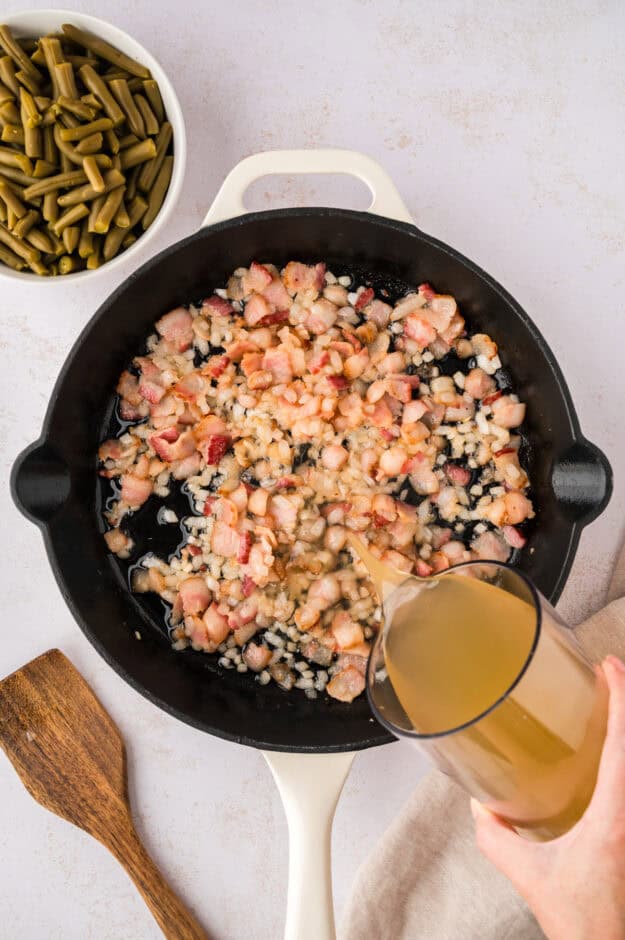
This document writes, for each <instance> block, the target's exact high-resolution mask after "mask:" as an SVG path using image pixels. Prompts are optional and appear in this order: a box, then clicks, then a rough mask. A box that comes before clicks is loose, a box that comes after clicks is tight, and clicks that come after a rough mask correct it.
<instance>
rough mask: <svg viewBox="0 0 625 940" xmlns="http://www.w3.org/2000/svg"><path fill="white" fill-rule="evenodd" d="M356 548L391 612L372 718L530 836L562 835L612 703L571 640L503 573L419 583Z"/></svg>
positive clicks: (373, 672) (547, 610) (523, 582)
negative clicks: (426, 755)
mask: <svg viewBox="0 0 625 940" xmlns="http://www.w3.org/2000/svg"><path fill="white" fill-rule="evenodd" d="M355 541H356V540H355V539H354V542H355ZM354 547H355V548H356V549H357V551H358V552H359V554H360V555H361V558H362V560H363V561H364V563H365V564H366V565H367V567H369V568H370V571H371V565H373V568H374V569H375V570H374V571H371V573H372V577H373V580H374V582H375V583H376V587H377V589H378V594H379V596H380V599H381V601H382V606H383V611H384V623H383V627H382V628H381V629H380V632H379V634H378V636H377V638H376V641H375V644H374V647H373V650H372V653H371V657H370V659H369V664H368V674H367V694H368V698H369V702H370V704H371V707H372V709H373V711H374V714H375V715H376V717H377V719H378V720H379V721H380V722H381V723H382V724H383V725H385V726H386V727H387V728H388V729H389V730H390V731H391V732H392V733H393V734H395V735H396V736H397V737H399V738H407V739H409V740H411V741H413V742H414V743H415V744H417V745H419V746H420V747H421V748H422V749H423V750H425V751H426V752H427V753H428V754H429V756H430V757H431V758H432V760H433V761H434V763H435V764H436V765H437V766H438V767H439V768H440V769H441V770H443V771H444V772H445V773H447V774H449V775H450V776H452V777H453V778H454V779H455V780H457V781H458V782H459V783H460V784H461V785H462V786H463V787H464V788H465V789H466V790H467V791H468V792H469V793H470V794H471V795H472V796H475V797H476V798H477V799H478V800H480V801H481V802H482V803H484V804H485V805H486V806H487V807H488V808H489V809H490V810H492V811H493V812H495V813H497V814H498V815H500V816H502V817H504V818H505V819H506V820H507V821H508V822H510V823H511V824H512V825H513V826H514V827H515V828H516V829H517V830H518V831H519V832H521V833H522V834H524V835H526V836H527V837H529V838H533V839H540V840H543V839H549V838H553V837H555V836H557V835H560V834H562V833H563V832H566V831H567V830H568V829H569V828H570V827H571V826H572V825H573V824H574V823H575V822H576V821H577V820H578V819H579V817H580V816H581V815H582V813H583V812H584V810H585V808H586V806H587V805H588V802H589V800H590V797H591V796H592V792H593V790H594V786H595V782H596V776H597V770H598V764H599V758H600V755H601V748H602V745H603V740H604V737H605V729H606V721H607V700H608V695H607V688H606V686H605V681H604V679H603V674H602V673H601V672H600V670H596V669H594V668H593V666H592V664H591V663H590V662H589V661H588V660H587V659H586V657H585V656H584V654H583V653H582V651H581V649H580V647H579V646H578V644H577V641H576V639H575V636H574V634H573V632H572V631H571V630H570V628H568V627H567V626H566V624H565V623H564V621H563V620H562V619H561V618H560V617H559V616H558V614H557V613H556V611H555V610H554V609H553V607H551V605H550V604H549V603H548V602H547V601H546V600H545V598H543V597H542V596H541V595H540V594H539V592H538V591H537V590H536V588H535V587H534V586H533V585H532V584H531V582H530V581H529V580H528V579H526V578H525V577H524V576H523V575H522V574H521V573H520V572H518V571H516V570H515V569H513V568H511V567H509V566H507V565H502V564H499V563H495V562H468V563H466V564H464V565H459V566H457V567H455V568H451V569H448V570H447V571H445V572H441V573H440V574H438V575H435V576H434V577H431V578H414V577H406V575H405V574H403V573H402V572H398V571H396V570H395V569H389V568H388V567H387V566H385V565H381V564H380V562H379V561H378V560H377V559H375V558H373V556H371V555H370V553H368V552H366V550H365V551H364V554H363V551H361V547H362V543H361V545H360V546H358V547H357V546H354ZM366 556H369V558H367V557H366ZM371 559H373V561H371ZM436 592H439V593H438V595H437V593H436ZM476 605H477V607H476ZM450 610H453V617H449V616H446V617H444V618H443V619H441V614H444V613H445V611H447V613H448V612H449V611H450ZM476 611H477V614H476ZM476 618H477V619H476ZM417 634H419V636H418V638H417V640H416V639H415V638H416V637H417Z"/></svg>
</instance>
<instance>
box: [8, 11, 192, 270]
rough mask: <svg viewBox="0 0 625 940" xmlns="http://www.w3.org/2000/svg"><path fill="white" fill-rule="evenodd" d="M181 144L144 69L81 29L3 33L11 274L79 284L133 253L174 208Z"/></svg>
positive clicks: (156, 87)
mask: <svg viewBox="0 0 625 940" xmlns="http://www.w3.org/2000/svg"><path fill="white" fill-rule="evenodd" d="M103 25H104V24H103ZM173 137H174V134H173V129H172V125H171V124H170V122H169V121H168V117H167V113H166V110H165V107H164V105H163V99H162V97H161V90H160V88H159V84H158V82H157V81H156V80H155V79H154V78H153V77H152V74H151V72H150V69H148V68H147V67H146V66H145V65H143V64H142V63H141V62H138V61H136V60H135V59H134V58H132V57H130V56H129V55H127V54H126V53H125V52H122V51H121V50H120V49H118V48H116V47H115V46H114V45H111V44H110V43H109V42H107V41H106V40H105V39H103V38H101V37H99V36H97V35H95V34H94V33H92V32H91V31H86V30H84V29H81V28H78V27H77V26H74V25H71V24H69V23H64V24H62V25H61V29H60V30H58V31H56V32H52V33H50V34H49V35H43V36H38V37H37V38H24V37H22V36H18V35H15V33H14V31H13V30H12V29H11V28H10V27H9V26H6V25H0V267H1V266H2V265H4V266H6V267H7V268H10V269H12V270H13V271H15V272H23V273H26V274H27V273H32V274H35V275H42V276H52V275H68V274H75V273H77V272H80V271H85V270H87V271H89V270H94V269H96V268H99V267H100V266H102V265H104V264H106V263H107V262H109V261H110V260H111V259H113V258H114V257H116V256H117V255H119V254H121V253H122V252H124V251H125V250H127V249H128V248H129V247H130V246H131V245H133V244H134V243H135V242H136V241H137V239H139V238H140V237H141V235H142V234H143V233H144V232H145V231H146V230H147V229H148V228H149V227H150V226H151V225H152V223H153V222H154V220H155V219H156V217H157V215H158V213H159V211H160V209H161V207H162V206H163V203H164V201H165V197H166V195H167V191H168V189H169V186H170V182H171V179H172V171H173V166H174V157H173V148H174V139H173Z"/></svg>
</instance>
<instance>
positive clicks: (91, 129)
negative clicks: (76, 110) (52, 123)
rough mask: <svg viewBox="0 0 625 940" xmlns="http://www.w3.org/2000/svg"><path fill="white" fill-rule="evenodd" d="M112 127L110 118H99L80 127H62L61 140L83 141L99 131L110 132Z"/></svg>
mask: <svg viewBox="0 0 625 940" xmlns="http://www.w3.org/2000/svg"><path fill="white" fill-rule="evenodd" d="M112 127H113V122H112V121H111V119H110V118H97V120H95V121H90V122H89V123H88V124H80V125H79V126H78V127H62V128H61V138H62V139H63V140H65V141H73V140H83V138H85V137H89V135H90V134H95V133H96V132H97V131H108V130H110V129H111V128H112Z"/></svg>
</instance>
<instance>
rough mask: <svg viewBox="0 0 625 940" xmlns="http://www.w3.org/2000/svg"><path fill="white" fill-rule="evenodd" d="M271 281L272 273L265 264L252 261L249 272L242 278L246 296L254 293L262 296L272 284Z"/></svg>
mask: <svg viewBox="0 0 625 940" xmlns="http://www.w3.org/2000/svg"><path fill="white" fill-rule="evenodd" d="M271 281H272V276H271V271H268V270H267V268H266V267H265V265H264V264H259V263H258V261H252V263H251V265H250V269H249V271H248V272H247V274H244V275H243V277H242V278H241V287H242V289H243V293H244V294H245V295H246V296H247V295H248V294H251V293H252V292H253V291H254V292H255V293H257V294H261V293H262V292H263V291H264V290H265V288H266V287H268V286H269V285H270V284H271Z"/></svg>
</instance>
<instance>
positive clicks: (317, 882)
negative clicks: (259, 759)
mask: <svg viewBox="0 0 625 940" xmlns="http://www.w3.org/2000/svg"><path fill="white" fill-rule="evenodd" d="M264 754H265V759H266V760H267V763H268V764H269V766H270V768H271V772H272V773H273V776H274V778H275V781H276V783H277V785H278V789H279V791H280V795H281V797H282V802H283V804H284V810H285V812H286V817H287V821H288V824H289V889H288V897H287V911H286V926H285V930H284V938H285V940H334V938H335V928H334V904H333V900H332V866H331V837H332V820H333V819H334V812H335V810H336V805H337V803H338V800H339V796H340V795H341V791H342V789H343V785H344V783H345V781H346V779H347V775H348V773H349V770H350V767H351V766H352V761H353V760H354V757H355V754H354V753H352V752H350V753H344V754H282V753H276V752H275V751H272V752H264Z"/></svg>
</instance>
